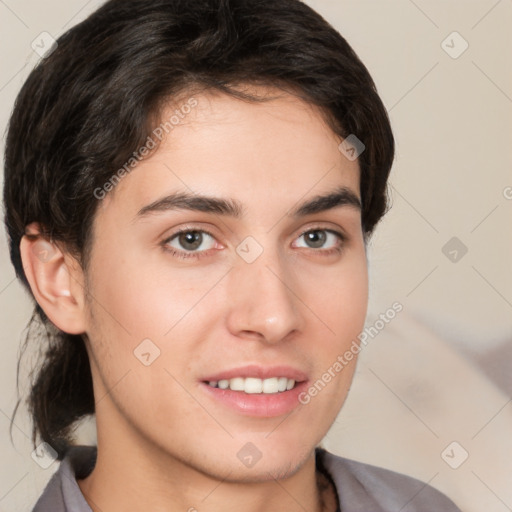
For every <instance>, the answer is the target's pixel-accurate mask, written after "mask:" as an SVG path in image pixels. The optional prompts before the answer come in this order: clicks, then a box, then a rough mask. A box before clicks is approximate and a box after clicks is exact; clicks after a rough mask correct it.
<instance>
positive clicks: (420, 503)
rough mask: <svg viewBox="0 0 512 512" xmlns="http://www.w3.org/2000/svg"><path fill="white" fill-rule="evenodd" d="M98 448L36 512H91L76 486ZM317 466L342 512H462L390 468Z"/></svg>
mask: <svg viewBox="0 0 512 512" xmlns="http://www.w3.org/2000/svg"><path fill="white" fill-rule="evenodd" d="M96 454H97V451H96V447H93V446H74V447H72V448H70V450H69V452H68V454H67V455H66V457H65V458H64V460H63V461H62V462H61V464H60V467H59V469H58V471H57V472H56V473H55V474H54V475H53V476H52V478H51V479H50V481H49V482H48V485H47V486H46V488H45V490H44V492H43V494H42V495H41V497H40V498H39V500H38V501H37V503H36V505H35V507H34V509H33V510H32V512H91V508H90V507H89V505H88V504H87V501H85V498H84V496H83V494H82V492H81V491H80V487H79V486H78V484H77V481H76V480H77V479H81V478H85V477H86V476H87V475H89V474H90V473H91V471H92V470H93V468H94V465H95V464H96ZM316 463H317V467H318V468H319V469H320V470H322V471H323V472H324V473H326V474H327V476H328V477H330V479H331V480H332V482H333V483H334V485H335V487H336V491H337V494H338V503H339V508H338V512H399V511H400V512H461V511H460V509H459V508H458V507H456V506H455V504H454V503H453V502H452V501H451V500H450V499H448V498H447V497H446V496H445V495H444V494H442V493H440V492H439V491H437V490H436V489H434V488H433V487H431V486H429V485H428V484H425V483H423V482H421V481H419V480H416V479H414V478H411V477H409V476H406V475H402V474H400V473H396V472H394V471H390V470H388V469H383V468H379V467H376V466H372V465H369V464H364V463H362V462H356V461H354V460H349V459H345V458H343V457H338V456H337V455H333V454H332V453H329V452H327V451H326V450H324V449H322V448H317V449H316Z"/></svg>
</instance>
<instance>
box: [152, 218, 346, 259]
mask: <svg viewBox="0 0 512 512" xmlns="http://www.w3.org/2000/svg"><path fill="white" fill-rule="evenodd" d="M314 231H325V232H326V233H331V234H333V235H336V236H337V237H338V239H339V240H340V242H341V245H339V246H338V247H334V248H332V249H327V250H321V249H313V248H310V250H312V251H314V252H316V253H319V254H320V255H322V256H331V255H333V254H340V253H341V252H342V251H343V249H344V246H345V243H346V241H347V237H346V236H345V235H344V234H343V233H340V232H339V231H335V230H332V229H327V228H323V227H321V226H316V227H312V228H308V229H306V230H305V231H303V232H302V233H301V234H300V235H299V236H298V238H300V237H302V236H304V235H305V234H307V233H311V232H314ZM193 232H198V233H206V234H207V235H208V236H211V237H212V238H215V236H214V235H213V234H212V233H210V232H209V231H208V230H207V229H203V228H201V229H196V228H184V229H181V230H179V231H176V233H173V234H172V235H171V236H170V237H168V238H166V239H165V240H164V241H163V242H162V247H163V248H164V250H165V251H167V252H169V253H171V255H172V256H175V257H177V258H181V259H188V258H196V259H199V258H203V257H206V256H208V255H209V254H208V253H209V250H206V251H178V250H176V249H174V248H171V247H169V246H168V245H167V244H168V243H169V242H171V241H172V240H174V239H175V238H176V237H178V236H179V235H181V234H183V233H193Z"/></svg>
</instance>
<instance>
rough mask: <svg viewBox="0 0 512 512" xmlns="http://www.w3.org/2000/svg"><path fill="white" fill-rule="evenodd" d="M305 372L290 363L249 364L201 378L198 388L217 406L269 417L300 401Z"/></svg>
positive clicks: (246, 414)
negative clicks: (286, 364) (269, 365)
mask: <svg viewBox="0 0 512 512" xmlns="http://www.w3.org/2000/svg"><path fill="white" fill-rule="evenodd" d="M307 382H308V377H307V375H306V374H305V373H304V372H302V371H300V370H297V369H296V368H292V367H290V366H274V367H262V366H257V365H249V366H245V367H241V368H234V369H232V370H227V371H223V372H220V373H217V374H214V375H210V376H208V377H206V378H204V379H201V381H200V383H201V388H202V389H203V390H204V392H205V393H206V395H207V396H208V397H209V398H210V399H211V400H213V402H214V404H215V405H216V406H220V407H223V408H228V409H229V410H230V411H235V412H236V413H238V414H242V415H245V416H253V417H260V418H262V417H263V418H269V417H276V416H281V415H283V414H289V413H290V412H291V411H293V410H294V409H295V408H296V407H298V406H299V405H301V403H300V401H299V399H298V397H299V394H300V392H301V391H303V390H304V389H305V388H306V387H307Z"/></svg>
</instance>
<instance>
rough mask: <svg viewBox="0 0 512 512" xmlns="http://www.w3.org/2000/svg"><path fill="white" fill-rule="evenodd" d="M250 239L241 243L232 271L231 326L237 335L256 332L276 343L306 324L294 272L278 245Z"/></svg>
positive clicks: (268, 340) (230, 292)
mask: <svg viewBox="0 0 512 512" xmlns="http://www.w3.org/2000/svg"><path fill="white" fill-rule="evenodd" d="M250 238H251V237H248V239H246V240H244V241H243V242H242V243H241V244H240V245H239V246H238V248H237V253H238V258H237V260H236V263H235V268H234V269H233V272H230V274H231V281H230V291H229V294H230V304H231V306H230V307H231V309H230V314H229V328H230V330H231V331H232V332H233V333H234V334H236V335H240V333H242V332H245V333H249V332H250V333H253V334H254V333H256V334H259V335H260V336H261V337H263V338H264V339H265V340H266V341H267V342H269V343H275V342H278V341H279V340H281V339H283V338H284V337H286V336H287V335H288V334H289V333H290V332H292V331H294V330H295V329H300V328H301V325H302V324H301V320H302V318H301V311H300V309H299V304H298V302H299V301H298V298H297V297H296V295H295V294H294V292H293V289H294V283H293V282H292V278H291V277H290V276H292V275H293V273H291V272H289V271H288V268H287V266H286V261H285V260H284V258H283V256H282V255H281V254H280V253H279V251H278V250H277V248H276V247H270V246H267V247H265V248H263V247H262V246H261V245H260V244H257V245H256V243H255V240H254V239H252V240H251V239H250ZM258 246H259V248H258Z"/></svg>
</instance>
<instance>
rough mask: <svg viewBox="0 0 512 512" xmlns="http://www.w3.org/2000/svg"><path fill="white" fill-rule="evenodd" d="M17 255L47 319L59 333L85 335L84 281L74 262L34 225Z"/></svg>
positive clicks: (30, 226)
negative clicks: (19, 254) (19, 255)
mask: <svg viewBox="0 0 512 512" xmlns="http://www.w3.org/2000/svg"><path fill="white" fill-rule="evenodd" d="M20 253H21V260H22V263H23V269H24V271H25V275H26V277H27V280H28V282H29V284H30V288H31V290H32V293H33V294H34V297H35V299H36V301H37V302H38V304H39V305H40V306H41V308H42V309H43V311H44V312H45V313H46V315H47V316H48V318H49V319H50V320H51V321H52V322H53V324H55V325H56V326H57V327H58V328H59V329H60V330H61V331H64V332H67V333H69V334H82V333H83V332H85V321H84V320H85V316H84V295H85V293H84V288H83V283H84V279H83V272H82V269H81V267H80V265H79V264H78V262H77V261H76V259H75V258H73V257H72V256H71V255H70V254H68V253H66V252H64V251H63V250H61V249H60V248H59V247H58V246H57V245H56V244H55V243H54V242H51V241H48V240H47V239H45V238H44V237H43V236H42V235H41V229H40V226H39V225H38V224H36V223H32V224H30V225H28V226H27V227H26V230H25V235H24V236H23V237H22V239H21V242H20Z"/></svg>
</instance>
